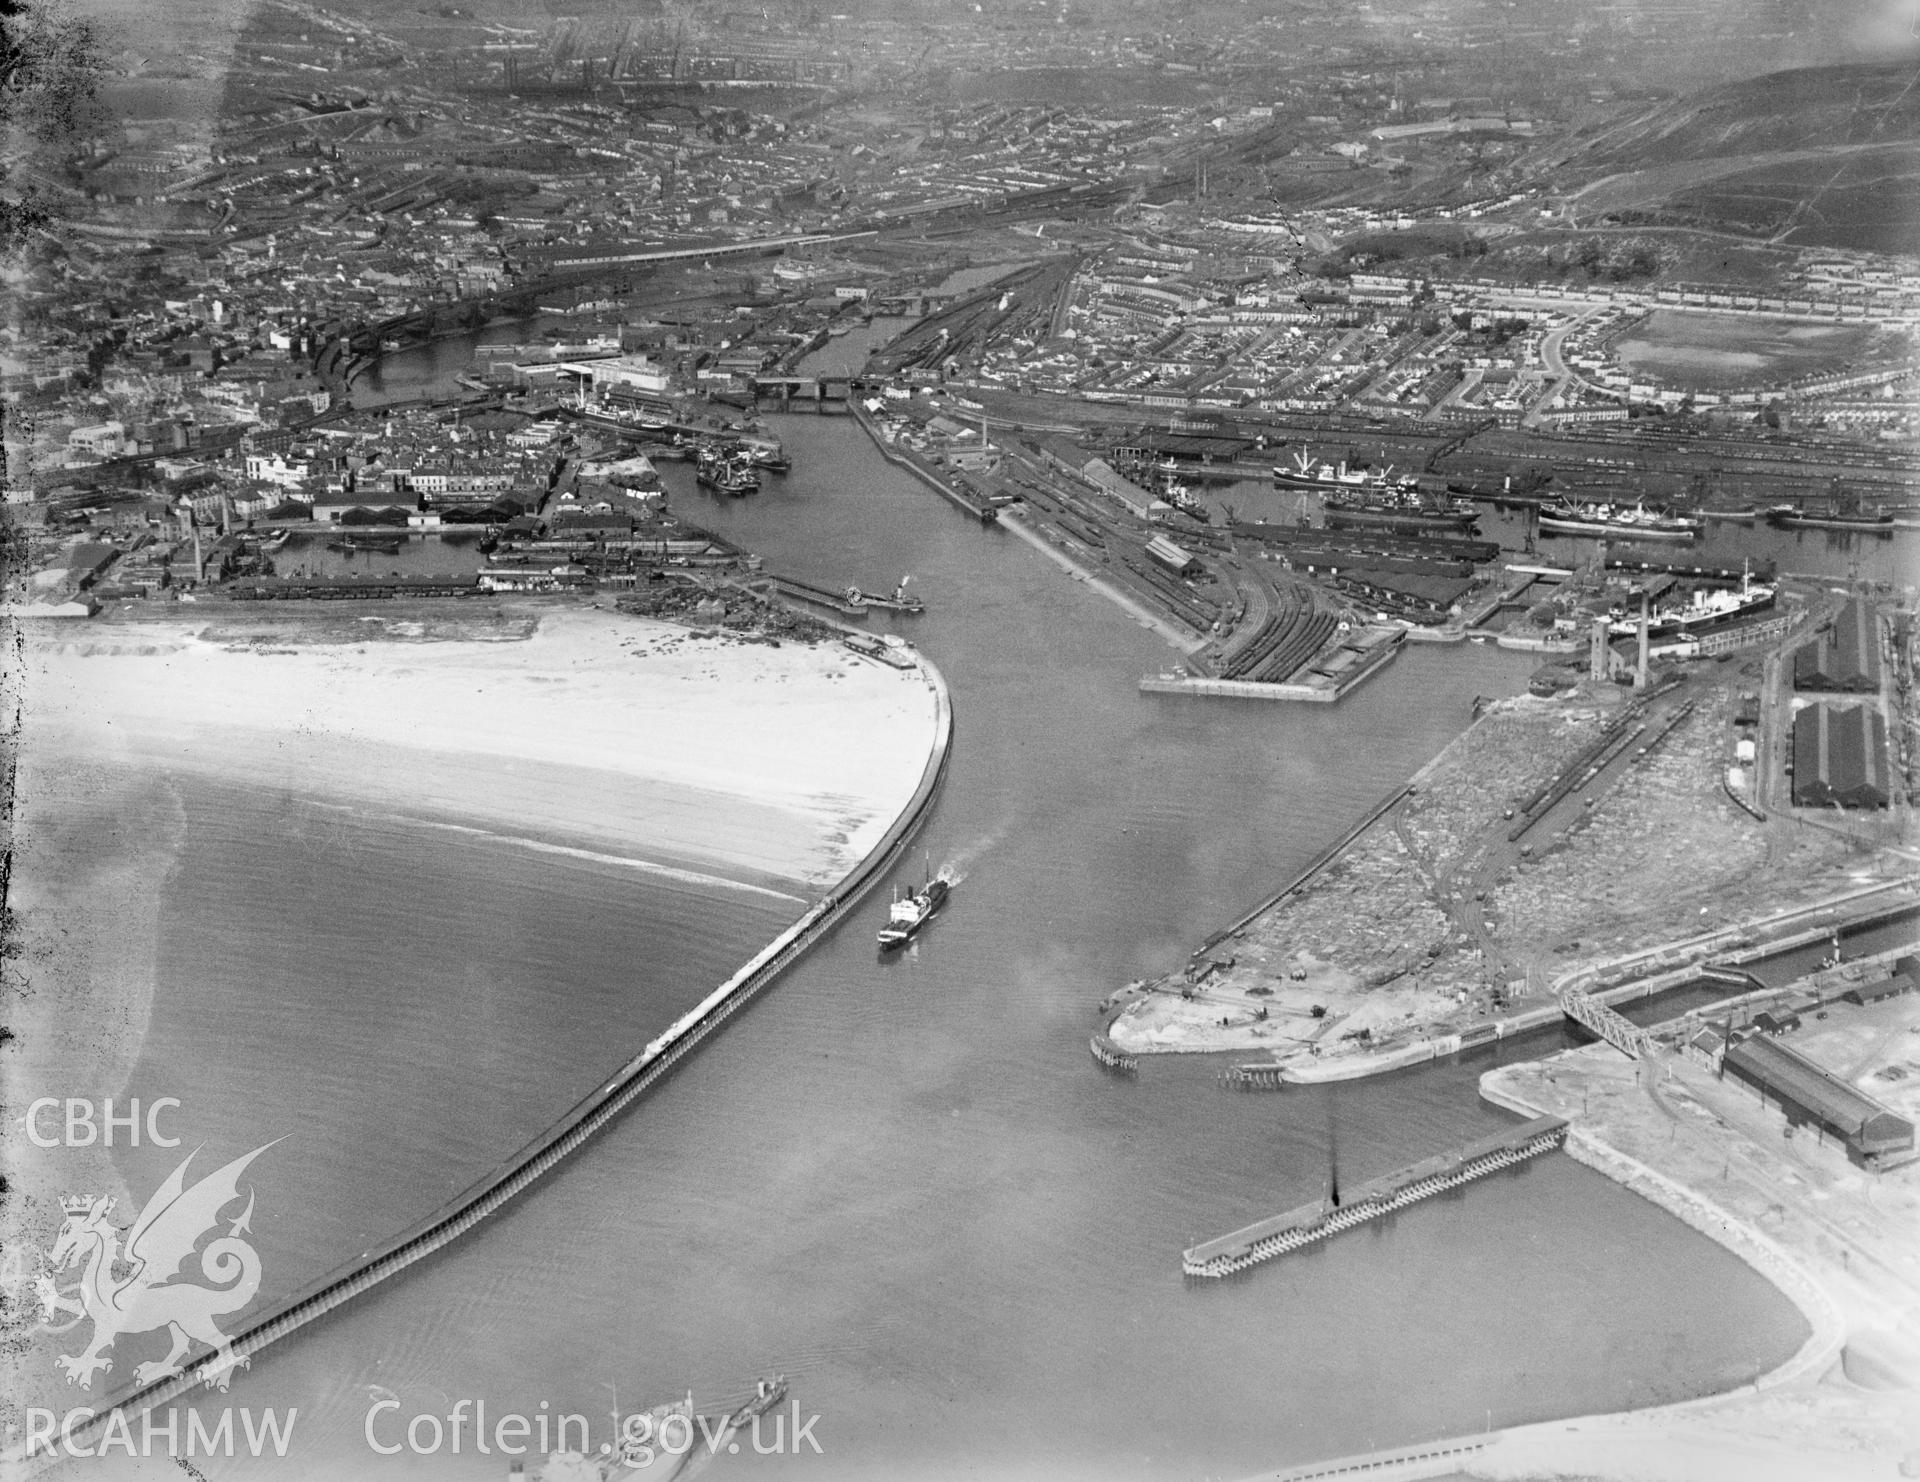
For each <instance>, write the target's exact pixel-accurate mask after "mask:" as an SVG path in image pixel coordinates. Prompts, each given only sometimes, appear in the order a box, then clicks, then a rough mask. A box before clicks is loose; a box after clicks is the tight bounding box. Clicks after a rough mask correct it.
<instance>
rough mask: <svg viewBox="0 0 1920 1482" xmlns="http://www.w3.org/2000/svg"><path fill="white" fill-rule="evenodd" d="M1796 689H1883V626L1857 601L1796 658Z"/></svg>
mask: <svg viewBox="0 0 1920 1482" xmlns="http://www.w3.org/2000/svg"><path fill="white" fill-rule="evenodd" d="M1793 687H1794V688H1795V689H1798V690H1844V691H1848V692H1851V693H1855V694H1874V693H1877V692H1878V691H1879V688H1880V623H1879V620H1878V619H1877V618H1876V617H1875V616H1874V613H1873V608H1872V607H1870V606H1869V605H1868V604H1867V603H1865V602H1861V601H1859V600H1857V599H1855V600H1851V601H1849V602H1848V603H1847V604H1846V606H1844V607H1842V608H1841V609H1840V613H1839V615H1838V616H1837V617H1835V618H1834V620H1833V623H1832V624H1831V626H1829V627H1827V628H1825V629H1823V630H1822V631H1821V633H1820V635H1819V636H1818V637H1817V638H1815V639H1814V640H1813V641H1812V642H1811V643H1808V644H1805V645H1803V646H1802V647H1801V648H1800V649H1799V650H1798V651H1797V652H1796V653H1795V654H1794V656H1793Z"/></svg>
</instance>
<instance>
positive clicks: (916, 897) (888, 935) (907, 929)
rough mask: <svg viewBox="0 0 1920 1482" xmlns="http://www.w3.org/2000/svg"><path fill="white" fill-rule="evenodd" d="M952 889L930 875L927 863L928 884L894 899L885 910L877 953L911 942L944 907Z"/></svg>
mask: <svg viewBox="0 0 1920 1482" xmlns="http://www.w3.org/2000/svg"><path fill="white" fill-rule="evenodd" d="M951 889H952V887H951V886H950V885H948V883H947V882H946V881H945V880H944V879H942V878H941V877H940V876H938V875H936V874H934V873H933V870H932V868H931V862H929V868H928V870H927V883H926V884H924V885H922V886H921V887H920V888H919V889H918V890H916V891H914V892H912V893H911V894H910V895H908V896H907V898H906V899H905V900H901V899H900V898H898V897H897V896H896V897H895V899H894V901H893V904H892V905H890V906H889V907H888V908H887V924H886V925H885V926H883V927H881V928H880V950H881V951H883V952H891V951H893V950H894V948H896V947H904V946H906V944H907V943H908V942H910V941H911V940H913V936H914V933H915V932H917V931H919V930H920V928H921V927H923V926H925V925H926V924H927V922H928V921H929V920H930V919H931V918H932V916H933V913H934V912H935V911H937V910H939V909H940V907H941V906H943V905H945V904H946V900H947V896H948V894H949V892H950V891H951Z"/></svg>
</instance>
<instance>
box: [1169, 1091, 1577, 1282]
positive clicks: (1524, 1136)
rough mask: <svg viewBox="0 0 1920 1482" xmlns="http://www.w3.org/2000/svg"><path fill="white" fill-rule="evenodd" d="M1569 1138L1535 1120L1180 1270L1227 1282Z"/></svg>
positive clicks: (1207, 1249)
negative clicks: (1264, 1262) (1218, 1278)
mask: <svg viewBox="0 0 1920 1482" xmlns="http://www.w3.org/2000/svg"><path fill="white" fill-rule="evenodd" d="M1566 1139H1567V1123H1566V1121H1565V1120H1564V1119H1563V1118H1560V1117H1535V1118H1534V1119H1533V1120H1532V1121H1530V1122H1526V1123H1523V1124H1522V1125H1520V1126H1518V1127H1514V1128H1512V1129H1510V1130H1509V1131H1506V1132H1500V1133H1496V1134H1494V1135H1493V1136H1492V1137H1483V1138H1481V1139H1479V1140H1478V1141H1477V1142H1470V1143H1468V1144H1467V1145H1466V1146H1465V1147H1463V1148H1457V1149H1455V1150H1454V1151H1453V1152H1450V1153H1442V1154H1441V1155H1440V1156H1439V1157H1436V1158H1428V1159H1426V1160H1425V1161H1424V1162H1420V1163H1415V1164H1414V1165H1413V1166H1412V1167H1411V1168H1402V1169H1401V1170H1400V1171H1399V1172H1397V1173H1390V1174H1388V1175H1387V1176H1386V1177H1385V1178H1377V1179H1374V1180H1373V1181H1372V1182H1370V1183H1365V1184H1362V1185H1360V1187H1359V1188H1357V1189H1354V1190H1351V1191H1350V1192H1349V1193H1348V1194H1347V1196H1346V1197H1345V1198H1344V1199H1341V1200H1339V1202H1338V1203H1336V1202H1335V1201H1334V1199H1333V1198H1327V1199H1316V1200H1315V1201H1314V1202H1313V1203H1311V1204H1303V1205H1301V1206H1300V1207H1299V1208H1298V1209H1290V1210H1288V1211H1287V1212H1286V1213H1285V1214H1277V1215H1274V1216H1272V1217H1271V1218H1270V1219H1264V1220H1261V1221H1259V1222H1258V1223H1257V1224H1252V1225H1248V1226H1247V1227H1246V1228H1245V1229H1242V1230H1235V1231H1234V1232H1233V1233H1232V1234H1231V1235H1222V1236H1220V1238H1219V1239H1217V1240H1209V1241H1207V1242H1205V1243H1204V1244H1202V1245H1196V1246H1193V1247H1191V1248H1190V1249H1188V1250H1187V1251H1185V1252H1184V1253H1183V1254H1182V1255H1181V1257H1180V1267H1181V1270H1183V1271H1184V1272H1185V1273H1186V1274H1187V1275H1188V1276H1200V1277H1215V1278H1217V1277H1223V1276H1231V1275H1233V1274H1234V1273H1235V1272H1237V1271H1244V1270H1246V1269H1247V1268H1248V1267H1249V1266H1252V1265H1256V1264H1257V1263H1259V1262H1261V1261H1266V1260H1271V1259H1272V1258H1273V1257H1275V1256H1283V1255H1286V1254H1287V1253H1288V1252H1290V1251H1296V1250H1300V1249H1302V1248H1303V1247H1305V1246H1309V1245H1313V1244H1315V1243H1316V1242H1318V1241H1321V1240H1326V1239H1329V1238H1330V1237H1332V1236H1334V1235H1338V1234H1339V1233H1340V1232H1341V1231H1343V1230H1352V1229H1355V1228H1357V1227H1358V1226H1361V1225H1365V1224H1371V1223H1372V1222H1373V1221H1374V1220H1377V1219H1380V1218H1381V1217H1382V1216H1384V1215H1389V1214H1392V1213H1393V1212H1394V1211H1395V1210H1399V1209H1405V1208H1406V1207H1407V1206H1408V1205H1410V1204H1418V1203H1419V1202H1420V1201H1421V1200H1422V1199H1431V1198H1432V1197H1433V1196H1434V1195H1435V1194H1442V1193H1445V1192H1446V1191H1447V1190H1448V1189H1457V1188H1459V1187H1460V1186H1461V1185H1462V1184H1466V1183H1471V1182H1472V1181H1473V1180H1474V1179H1476V1178H1484V1177H1486V1175H1488V1174H1489V1173H1497V1172H1499V1170H1501V1169H1502V1168H1511V1167H1513V1166H1514V1165H1515V1164H1517V1163H1524V1162H1526V1161H1527V1160H1528V1159H1529V1158H1535V1157H1538V1156H1539V1155H1540V1154H1541V1153H1546V1152H1552V1151H1553V1150H1554V1149H1555V1148H1558V1147H1559V1146H1561V1144H1563V1143H1564V1142H1565V1141H1566Z"/></svg>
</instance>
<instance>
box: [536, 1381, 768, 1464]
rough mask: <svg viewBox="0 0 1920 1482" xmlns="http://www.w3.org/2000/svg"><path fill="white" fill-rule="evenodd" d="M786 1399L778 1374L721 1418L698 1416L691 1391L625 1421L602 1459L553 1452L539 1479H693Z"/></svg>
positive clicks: (603, 1449) (735, 1447) (731, 1450)
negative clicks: (643, 1473) (641, 1475)
mask: <svg viewBox="0 0 1920 1482" xmlns="http://www.w3.org/2000/svg"><path fill="white" fill-rule="evenodd" d="M786 1396H787V1379H786V1376H785V1375H784V1374H775V1375H773V1376H772V1377H771V1378H767V1379H762V1380H759V1381H757V1382H756V1383H755V1385H754V1387H753V1396H752V1398H751V1399H749V1400H747V1402H746V1403H745V1404H743V1405H741V1406H739V1407H738V1408H736V1409H733V1410H729V1411H726V1412H725V1413H724V1414H721V1415H697V1414H695V1413H694V1408H693V1391H691V1390H689V1391H687V1397H686V1398H685V1399H684V1400H673V1401H669V1402H668V1403H667V1404H664V1405H655V1406H654V1407H653V1408H652V1409H650V1410H642V1411H639V1412H637V1413H635V1414H632V1415H622V1416H621V1417H620V1432H619V1434H618V1436H617V1437H616V1438H615V1441H614V1443H613V1444H612V1445H610V1446H603V1447H601V1455H600V1456H598V1457H589V1456H585V1455H583V1454H581V1453H579V1452H565V1451H562V1452H554V1453H551V1454H550V1455H549V1456H548V1457H547V1465H546V1466H545V1467H542V1468H540V1469H539V1472H538V1475H540V1476H542V1477H553V1476H566V1477H569V1478H575V1479H578V1478H583V1477H590V1478H593V1479H595V1482H613V1479H614V1478H617V1477H632V1476H634V1475H636V1473H637V1472H638V1471H640V1470H641V1469H643V1468H647V1467H653V1468H656V1470H654V1471H649V1472H647V1475H648V1476H649V1477H658V1478H659V1479H660V1482H671V1479H674V1478H683V1477H690V1476H692V1475H693V1474H694V1472H695V1471H696V1470H698V1469H699V1468H700V1466H701V1465H702V1464H703V1463H704V1462H705V1461H707V1460H708V1459H709V1458H711V1457H713V1456H717V1455H720V1454H721V1453H723V1452H724V1453H734V1452H737V1451H738V1450H739V1449H740V1448H739V1445H738V1443H737V1442H735V1441H734V1438H735V1437H736V1436H738V1435H739V1434H740V1432H742V1431H743V1430H745V1429H747V1427H748V1426H750V1425H752V1424H753V1422H754V1421H755V1420H756V1419H757V1418H758V1417H760V1416H762V1415H765V1414H766V1413H767V1412H768V1411H769V1410H771V1409H773V1407H774V1406H775V1405H778V1404H779V1403H780V1402H781V1401H782V1400H783V1399H785V1398H786ZM562 1434H563V1435H564V1434H565V1432H564V1431H563V1432H562ZM516 1474H517V1469H516Z"/></svg>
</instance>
